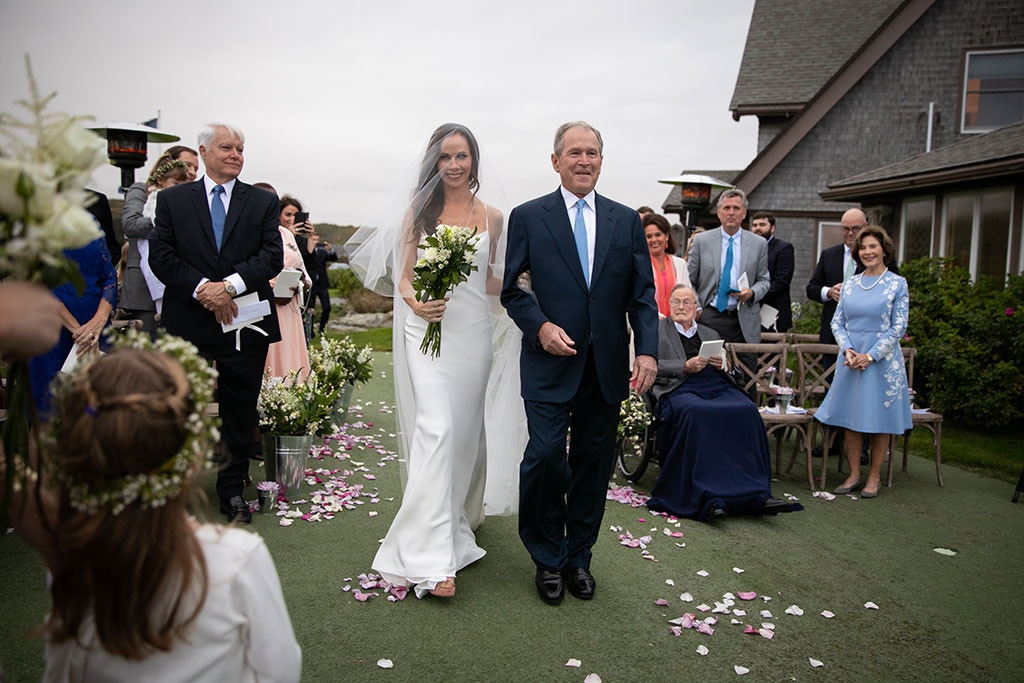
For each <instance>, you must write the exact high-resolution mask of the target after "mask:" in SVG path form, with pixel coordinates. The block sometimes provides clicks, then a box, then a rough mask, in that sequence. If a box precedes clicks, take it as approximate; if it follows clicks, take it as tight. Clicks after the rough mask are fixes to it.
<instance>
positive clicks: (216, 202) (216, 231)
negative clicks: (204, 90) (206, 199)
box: [210, 185, 227, 252]
mask: <svg viewBox="0 0 1024 683" xmlns="http://www.w3.org/2000/svg"><path fill="white" fill-rule="evenodd" d="M222 194H224V187H223V186H221V185H215V186H214V187H213V201H211V202H210V218H212V219H213V239H214V240H215V241H216V242H217V251H218V252H219V251H220V243H221V242H222V241H223V240H224V217H225V216H226V215H227V212H226V211H224V201H223V200H222V199H221V198H220V196H221V195H222Z"/></svg>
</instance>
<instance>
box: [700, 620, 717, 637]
mask: <svg viewBox="0 0 1024 683" xmlns="http://www.w3.org/2000/svg"><path fill="white" fill-rule="evenodd" d="M697 631H698V632H700V633H706V634H708V635H709V636H713V635H715V629H713V628H711V625H710V624H706V623H704V622H703V621H698V622H697Z"/></svg>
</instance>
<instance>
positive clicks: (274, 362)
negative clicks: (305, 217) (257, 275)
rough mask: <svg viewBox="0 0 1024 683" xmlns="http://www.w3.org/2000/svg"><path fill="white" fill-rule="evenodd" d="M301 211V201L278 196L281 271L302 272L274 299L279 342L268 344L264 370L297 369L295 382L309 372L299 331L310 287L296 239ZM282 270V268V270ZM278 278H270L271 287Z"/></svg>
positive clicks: (282, 371)
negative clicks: (289, 291) (287, 290)
mask: <svg viewBox="0 0 1024 683" xmlns="http://www.w3.org/2000/svg"><path fill="white" fill-rule="evenodd" d="M299 211H302V204H300V203H299V200H297V199H295V198H294V197H289V196H288V195H285V196H283V197H281V225H280V226H278V229H279V230H280V231H281V241H282V242H283V243H284V270H289V269H290V270H298V271H300V272H301V273H302V277H301V278H300V281H299V284H298V285H296V286H295V287H293V288H292V295H291V296H290V297H279V298H277V299H275V303H276V304H277V322H278V325H280V327H281V341H279V342H275V343H273V344H271V345H270V348H269V349H268V350H267V365H266V367H267V369H268V370H270V374H271V375H273V376H274V377H287V376H288V373H290V372H291V371H292V370H295V371H297V372H298V381H300V382H301V381H304V380H305V379H306V376H307V375H308V374H309V350H308V349H307V348H306V334H305V332H303V330H302V304H303V298H304V296H305V292H308V291H309V288H310V287H311V286H312V282H313V281H312V280H311V279H310V277H309V273H307V272H306V266H305V265H304V264H303V262H302V253H301V252H300V251H299V245H298V244H296V242H295V234H294V231H295V229H296V228H299V227H303V228H305V227H306V226H305V224H303V225H302V226H296V225H294V223H295V214H296V213H297V212H299ZM282 272H283V271H282ZM276 283H277V278H274V279H273V280H271V281H270V284H271V286H273V285H275V284H276Z"/></svg>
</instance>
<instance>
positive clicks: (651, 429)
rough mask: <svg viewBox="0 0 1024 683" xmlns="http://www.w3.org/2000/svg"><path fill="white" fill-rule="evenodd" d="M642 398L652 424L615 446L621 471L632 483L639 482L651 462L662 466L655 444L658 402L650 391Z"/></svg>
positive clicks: (619, 441)
mask: <svg viewBox="0 0 1024 683" xmlns="http://www.w3.org/2000/svg"><path fill="white" fill-rule="evenodd" d="M641 398H642V399H643V401H644V405H645V406H646V408H647V413H648V414H649V415H650V416H651V422H650V424H648V425H647V427H646V428H644V431H643V432H642V433H640V434H630V435H627V436H623V437H622V438H620V439H619V440H618V442H617V443H616V445H615V449H616V454H615V459H616V462H617V464H618V467H619V471H620V472H622V474H623V476H625V477H626V479H627V480H629V481H631V482H637V481H639V480H640V478H641V477H643V476H644V473H645V472H646V471H647V467H648V465H650V464H651V462H658V463H659V464H660V460H658V458H657V453H656V449H655V444H654V435H655V431H656V429H657V426H658V425H657V423H658V418H657V412H656V411H655V408H656V405H657V401H656V400H655V398H654V396H653V395H652V394H651V392H650V391H648V392H647V393H645V394H644V395H643V396H641Z"/></svg>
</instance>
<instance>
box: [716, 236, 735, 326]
mask: <svg viewBox="0 0 1024 683" xmlns="http://www.w3.org/2000/svg"><path fill="white" fill-rule="evenodd" d="M732 241H733V238H732V237H730V238H729V248H728V249H726V250H725V267H724V268H722V279H721V280H720V281H719V282H718V300H717V301H715V308H717V309H718V310H719V311H721V312H722V313H725V311H726V310H727V309H728V308H729V285H731V284H732Z"/></svg>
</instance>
